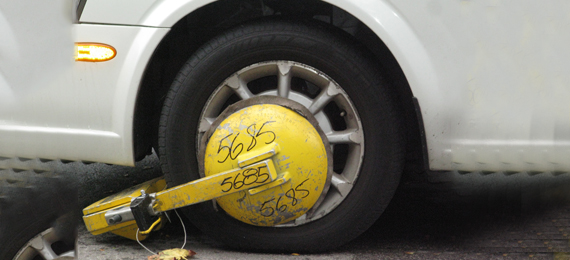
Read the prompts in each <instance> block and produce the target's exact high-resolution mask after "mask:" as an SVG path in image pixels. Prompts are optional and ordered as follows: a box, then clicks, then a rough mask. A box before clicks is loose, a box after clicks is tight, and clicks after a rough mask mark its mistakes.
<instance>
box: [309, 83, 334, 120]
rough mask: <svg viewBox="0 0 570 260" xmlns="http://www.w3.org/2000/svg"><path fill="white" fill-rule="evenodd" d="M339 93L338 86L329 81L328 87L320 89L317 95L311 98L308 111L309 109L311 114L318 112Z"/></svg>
mask: <svg viewBox="0 0 570 260" xmlns="http://www.w3.org/2000/svg"><path fill="white" fill-rule="evenodd" d="M339 93H340V92H339V88H338V86H337V85H336V84H334V83H333V82H330V83H329V85H328V87H327V88H325V89H324V90H323V91H321V93H319V95H318V96H317V97H316V98H315V99H314V100H313V102H312V103H311V106H309V111H311V113H313V115H314V114H316V113H318V112H320V111H321V110H322V109H323V108H324V107H325V106H326V105H327V104H328V103H329V102H331V100H332V99H333V98H334V97H335V96H336V95H338V94H339Z"/></svg>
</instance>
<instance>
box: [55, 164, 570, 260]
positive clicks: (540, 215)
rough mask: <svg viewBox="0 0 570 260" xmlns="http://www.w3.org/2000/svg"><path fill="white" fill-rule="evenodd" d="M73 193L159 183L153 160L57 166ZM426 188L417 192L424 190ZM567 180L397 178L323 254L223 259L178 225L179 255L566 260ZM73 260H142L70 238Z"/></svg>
mask: <svg viewBox="0 0 570 260" xmlns="http://www.w3.org/2000/svg"><path fill="white" fill-rule="evenodd" d="M58 168H59V169H60V170H61V171H64V172H73V173H74V174H75V176H77V179H78V182H79V184H80V187H79V188H80V191H79V203H80V205H81V206H82V207H85V206H88V205H89V204H91V203H92V202H95V201H97V200H99V199H101V198H104V197H106V196H108V195H111V194H113V193H115V192H118V191H120V190H122V189H124V188H128V187H130V186H132V185H134V184H137V183H141V182H144V181H146V180H149V179H152V178H154V177H157V176H160V175H161V171H160V167H159V163H158V160H157V159H156V156H149V157H147V158H146V159H145V160H143V161H141V162H139V163H137V166H136V167H134V168H131V167H121V166H109V165H104V164H91V165H86V166H85V165H82V164H80V163H70V164H65V165H64V164H60V165H58ZM426 179H427V180H429V181H430V182H425V180H426ZM569 212H570V174H568V173H565V174H552V173H542V174H534V173H516V174H509V175H506V174H504V173H485V174H483V173H470V174H459V173H441V174H439V175H436V174H431V175H426V174H422V175H412V174H407V175H405V177H404V179H403V181H402V183H401V185H400V187H399V189H398V191H397V194H396V195H395V197H394V199H393V201H392V203H391V204H390V206H389V207H388V209H387V210H386V212H385V213H384V214H383V215H382V217H381V218H380V219H379V220H378V221H377V222H376V223H375V224H374V225H373V226H372V227H371V228H370V229H369V230H368V231H367V232H365V233H364V234H363V235H362V236H360V237H359V238H357V239H356V240H354V241H352V242H351V243H349V244H347V245H345V246H343V247H341V248H338V249H336V250H334V251H332V252H328V253H325V254H314V255H297V254H286V255H279V254H275V255H272V254H256V253H248V252H237V251H232V250H230V249H228V248H226V247H224V246H223V245H222V244H219V243H217V242H216V241H213V240H212V239H209V238H208V237H206V236H205V235H203V234H202V233H201V232H200V231H198V230H197V229H196V228H195V227H193V226H191V225H189V224H187V227H186V228H187V230H188V237H187V239H188V242H187V244H186V247H185V248H186V249H191V250H193V251H195V252H196V253H197V255H196V256H194V258H195V259H527V258H530V259H570V217H569V216H570V215H569ZM183 241H184V233H183V230H182V227H181V225H180V223H179V221H178V220H177V218H176V217H175V218H174V219H173V223H172V224H170V225H168V226H167V227H165V228H164V229H163V230H161V231H159V232H156V233H154V234H153V235H152V236H151V237H150V238H149V239H147V240H146V241H143V243H144V245H146V246H147V247H148V248H149V249H151V250H153V251H160V250H164V249H169V248H176V247H180V246H181V245H182V243H183ZM78 250H79V259H105V260H111V259H147V257H148V256H149V255H150V253H149V252H147V251H146V250H145V249H143V248H142V247H141V246H140V245H138V244H137V242H135V241H130V240H128V239H124V238H121V237H118V236H115V235H112V234H103V235H99V236H93V235H91V234H89V233H88V232H87V231H86V229H85V227H80V228H79V242H78Z"/></svg>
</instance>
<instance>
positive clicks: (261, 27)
mask: <svg viewBox="0 0 570 260" xmlns="http://www.w3.org/2000/svg"><path fill="white" fill-rule="evenodd" d="M369 57H371V54H369V53H367V52H365V51H363V50H361V49H360V48H358V44H357V43H355V42H353V41H351V39H350V38H348V37H346V36H345V35H344V34H343V33H342V32H337V31H335V30H333V29H331V28H329V27H327V26H326V25H321V24H314V23H311V22H290V21H285V20H269V21H259V22H255V23H250V24H246V25H243V26H240V27H237V28H235V29H233V30H231V31H228V32H226V33H225V34H223V35H220V36H219V37H217V38H215V39H214V40H212V41H210V42H209V43H207V44H206V45H204V46H203V47H202V48H201V49H200V50H199V51H197V52H196V53H195V54H194V55H193V56H192V57H191V58H190V59H189V60H188V62H187V63H186V64H185V65H184V66H183V67H182V69H181V70H180V72H179V74H178V76H177V78H176V79H175V82H174V84H173V85H172V87H171V90H170V92H169V94H168V96H167V98H166V101H165V104H164V108H163V111H162V118H161V127H160V129H159V136H160V137H159V147H160V155H161V163H162V167H163V171H164V173H165V175H166V178H167V182H168V184H169V185H170V186H174V185H178V184H182V183H186V182H188V181H191V180H195V179H197V178H200V177H201V176H200V173H199V170H198V169H199V164H198V160H202V159H203V158H197V154H198V153H199V151H200V149H204V148H203V147H200V141H199V140H200V138H201V137H202V135H203V134H204V133H205V132H206V131H207V130H208V129H209V128H210V126H211V125H212V123H213V122H214V121H215V120H216V118H218V116H220V114H221V113H222V111H223V110H224V109H225V108H226V107H228V106H229V105H230V104H233V103H235V102H238V101H240V100H246V99H250V98H254V97H257V96H263V95H268V96H279V97H281V98H285V99H288V100H291V101H294V102H297V103H299V104H301V105H303V106H305V107H306V108H307V109H308V110H309V111H310V112H311V113H312V114H313V115H314V118H315V119H316V121H318V127H320V129H322V132H324V134H325V136H326V138H327V139H328V143H330V145H331V151H332V154H333V156H332V158H333V163H332V164H333V171H332V172H331V173H330V174H331V175H332V176H331V181H330V184H329V185H330V187H327V189H328V192H326V195H323V196H324V198H323V200H322V203H319V204H318V205H317V206H316V208H314V209H312V214H310V215H304V216H303V217H300V218H298V219H296V220H294V221H290V222H288V223H283V224H280V225H278V226H275V227H260V226H255V225H249V224H246V223H243V222H240V221H238V220H236V219H235V218H233V217H231V216H229V215H228V214H226V213H225V212H224V211H223V210H222V209H220V208H219V207H216V205H215V203H202V204H198V205H195V206H193V207H190V208H186V209H185V211H184V212H185V214H186V215H187V216H188V218H189V219H190V220H191V221H192V222H193V223H194V224H195V225H196V226H197V227H199V228H200V229H201V230H203V231H204V232H205V233H207V234H208V235H210V236H212V237H214V238H215V239H218V240H220V241H222V242H224V243H226V244H227V245H229V246H232V247H234V248H239V249H247V250H261V251H291V252H292V251H295V252H307V251H324V250H328V249H332V248H335V247H337V246H340V245H342V244H344V243H346V242H348V241H350V240H352V239H354V238H355V237H356V236H358V235H359V234H361V233H362V232H364V231H365V230H366V229H367V228H368V227H369V226H370V225H372V224H373V223H374V221H375V220H376V219H377V218H378V217H379V216H380V215H381V214H382V212H383V211H384V209H385V208H386V206H387V204H388V202H389V201H390V199H391V198H392V196H393V194H394V191H395V189H396V187H397V185H398V182H399V179H400V175H401V171H402V168H403V154H404V150H403V149H404V146H405V145H404V138H403V136H402V135H401V133H403V131H401V122H400V117H399V112H398V111H399V109H398V106H397V104H395V99H394V98H393V95H392V92H391V90H390V88H389V86H387V85H386V84H385V83H384V82H383V80H382V77H381V74H380V72H381V71H380V70H379V69H378V68H377V66H376V65H375V64H374V63H373V62H371V60H370V59H369Z"/></svg>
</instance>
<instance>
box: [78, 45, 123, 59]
mask: <svg viewBox="0 0 570 260" xmlns="http://www.w3.org/2000/svg"><path fill="white" fill-rule="evenodd" d="M115 55H117V50H115V48H113V47H112V46H110V45H107V44H102V43H75V61H108V60H110V59H112V58H114V57H115Z"/></svg>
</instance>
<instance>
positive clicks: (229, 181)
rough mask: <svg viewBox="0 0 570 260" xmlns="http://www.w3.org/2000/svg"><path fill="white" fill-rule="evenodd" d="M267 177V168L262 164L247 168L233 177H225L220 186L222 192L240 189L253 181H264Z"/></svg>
mask: <svg viewBox="0 0 570 260" xmlns="http://www.w3.org/2000/svg"><path fill="white" fill-rule="evenodd" d="M267 179H269V170H268V169H267V166H266V165H263V166H259V167H257V168H247V169H245V170H243V171H241V172H239V173H238V174H237V175H236V176H235V177H227V178H225V179H224V180H223V181H222V183H221V184H220V186H222V192H229V191H231V190H232V189H241V188H242V187H244V186H249V185H252V184H254V183H264V182H265V181H267Z"/></svg>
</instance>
